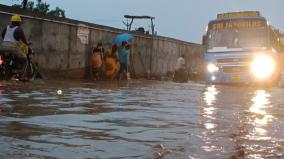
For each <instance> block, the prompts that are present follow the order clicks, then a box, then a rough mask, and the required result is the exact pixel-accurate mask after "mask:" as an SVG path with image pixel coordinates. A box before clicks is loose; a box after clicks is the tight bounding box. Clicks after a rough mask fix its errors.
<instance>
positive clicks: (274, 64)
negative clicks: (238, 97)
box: [203, 11, 281, 84]
mask: <svg viewBox="0 0 284 159" xmlns="http://www.w3.org/2000/svg"><path fill="white" fill-rule="evenodd" d="M206 30H207V31H206V34H205V35H204V36H203V45H204V47H205V65H206V67H205V81H206V82H208V83H213V84H214V83H224V84H226V83H227V84H230V83H232V84H234V83H259V82H260V83H263V82H265V83H266V82H269V83H271V82H272V83H275V82H277V81H278V80H279V78H280V72H281V69H280V63H279V53H280V49H281V45H280V38H279V36H278V34H277V33H276V32H275V29H274V28H273V27H272V26H270V24H269V22H268V21H267V20H266V19H265V18H264V17H262V16H261V14H260V12H258V11H245V12H230V13H222V14H218V15H217V19H215V20H212V21H210V22H209V24H208V26H207V29H206Z"/></svg>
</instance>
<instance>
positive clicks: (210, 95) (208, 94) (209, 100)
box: [202, 85, 219, 130]
mask: <svg viewBox="0 0 284 159" xmlns="http://www.w3.org/2000/svg"><path fill="white" fill-rule="evenodd" d="M218 93H219V92H218V91H217V89H216V87H215V86H214V85H213V86H209V87H207V88H206V91H205V92H204V101H205V103H206V106H204V107H203V108H202V114H203V116H204V117H205V118H206V123H205V124H204V127H205V128H206V129H208V130H209V129H214V128H215V124H214V123H212V120H214V119H215V117H214V116H213V115H214V111H215V110H216V108H215V107H214V103H215V102H216V100H217V98H216V96H217V95H218Z"/></svg>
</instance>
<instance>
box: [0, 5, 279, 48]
mask: <svg viewBox="0 0 284 159" xmlns="http://www.w3.org/2000/svg"><path fill="white" fill-rule="evenodd" d="M43 1H46V2H48V3H50V4H51V5H52V7H55V6H59V7H61V8H63V9H65V11H66V15H67V17H68V18H72V19H78V20H82V21H88V22H92V23H97V24H102V25H108V26H113V27H118V28H124V27H125V26H124V25H123V23H122V20H123V15H125V14H130V15H131V14H132V15H150V16H154V17H156V20H155V24H156V30H157V32H158V34H159V35H162V36H169V37H173V38H177V39H181V40H185V41H190V42H196V43H200V42H201V39H202V35H203V33H204V30H205V28H206V25H207V23H208V22H209V21H210V20H212V19H214V18H215V17H216V15H217V14H218V13H220V12H228V11H243V10H259V11H261V14H262V15H263V16H265V17H266V18H267V19H268V20H269V21H270V23H271V24H272V25H274V26H276V27H277V28H279V29H281V30H282V31H284V17H283V15H284V9H283V8H284V1H283V0H81V1H77V0H43ZM0 2H1V3H2V4H11V0H0ZM281 15H282V16H281ZM149 24H150V23H148V21H141V22H139V23H136V24H134V25H135V27H139V26H140V25H141V26H143V27H145V28H146V29H148V28H149Z"/></svg>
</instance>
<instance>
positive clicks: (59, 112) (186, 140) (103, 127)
mask: <svg viewBox="0 0 284 159" xmlns="http://www.w3.org/2000/svg"><path fill="white" fill-rule="evenodd" d="M0 108H2V109H1V110H2V111H4V112H2V113H1V116H0V158H62V159H63V158H69V159H71V158H149V159H152V158H167V159H171V158H181V159H183V158H201V159H203V158H204V159H211V158H212V159H213V158H232V159H233V158H284V89H281V88H267V89H260V88H250V87H246V86H242V87H236V86H212V85H204V84H198V83H193V82H189V83H186V84H179V83H173V82H157V81H131V82H128V83H127V82H121V83H117V82H114V83H109V82H98V83H94V82H78V81H77V82H75V81H34V82H31V83H21V82H4V83H0Z"/></svg>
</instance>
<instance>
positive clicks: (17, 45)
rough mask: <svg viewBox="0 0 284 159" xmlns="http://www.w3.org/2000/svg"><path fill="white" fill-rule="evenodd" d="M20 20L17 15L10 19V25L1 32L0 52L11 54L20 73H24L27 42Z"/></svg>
mask: <svg viewBox="0 0 284 159" xmlns="http://www.w3.org/2000/svg"><path fill="white" fill-rule="evenodd" d="M21 23H22V18H21V17H20V16H19V15H13V16H12V17H11V24H10V25H8V26H7V27H6V28H5V29H4V30H3V32H2V39H3V42H2V44H1V46H0V50H2V51H7V52H10V53H13V54H14V55H15V58H16V62H17V63H18V64H19V65H20V68H19V71H20V73H24V66H25V65H26V63H27V56H26V53H27V46H28V43H27V40H26V37H25V34H24V31H23V29H22V28H21Z"/></svg>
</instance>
